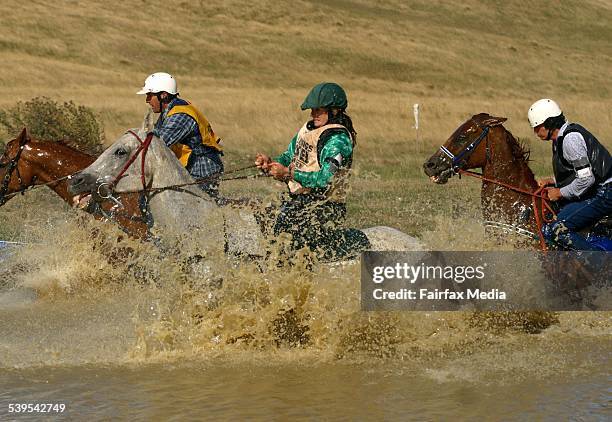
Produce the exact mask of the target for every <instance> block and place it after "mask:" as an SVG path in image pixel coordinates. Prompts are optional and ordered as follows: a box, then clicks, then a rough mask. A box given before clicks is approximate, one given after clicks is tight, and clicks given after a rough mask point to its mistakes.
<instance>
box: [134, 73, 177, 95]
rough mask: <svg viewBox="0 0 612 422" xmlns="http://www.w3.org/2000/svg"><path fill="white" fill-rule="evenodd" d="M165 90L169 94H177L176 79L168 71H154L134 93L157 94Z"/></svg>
mask: <svg viewBox="0 0 612 422" xmlns="http://www.w3.org/2000/svg"><path fill="white" fill-rule="evenodd" d="M158 92H167V93H168V94H171V95H176V94H178V91H177V89H176V79H174V77H173V76H172V75H170V74H169V73H165V72H156V73H153V74H151V75H149V76H148V77H147V79H146V80H145V83H144V86H143V87H142V89H141V90H140V91H138V92H137V93H136V94H149V93H152V94H157V93H158Z"/></svg>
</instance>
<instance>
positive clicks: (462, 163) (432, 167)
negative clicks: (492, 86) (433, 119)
mask: <svg viewBox="0 0 612 422" xmlns="http://www.w3.org/2000/svg"><path fill="white" fill-rule="evenodd" d="M506 120H507V119H506V118H505V117H494V116H491V115H489V114H486V113H480V114H475V115H474V116H472V117H471V118H470V119H468V120H466V121H465V122H464V123H463V124H462V125H461V126H459V127H458V128H457V129H456V130H455V131H454V132H453V134H452V135H451V136H450V137H449V138H448V140H447V141H446V142H445V143H444V145H443V146H442V147H440V149H439V150H438V151H437V152H436V153H434V154H433V155H432V156H431V157H430V158H429V159H427V161H425V163H424V164H423V170H424V171H425V174H426V175H427V176H429V177H430V179H431V180H432V181H433V182H434V183H438V184H445V183H446V182H447V181H448V180H449V178H450V177H451V176H453V175H454V174H456V173H462V174H468V175H470V174H471V173H467V172H466V171H467V170H469V169H475V168H480V169H482V187H481V192H480V197H481V204H482V212H483V217H484V219H485V220H486V221H487V222H493V221H496V222H500V223H501V225H503V226H506V227H509V228H516V229H518V230H521V229H524V230H528V231H529V232H531V233H537V232H538V223H537V221H536V218H535V217H536V216H538V217H539V216H540V215H541V212H542V209H541V205H542V202H541V201H536V202H535V206H536V208H537V209H534V201H533V196H532V194H534V193H535V192H536V191H537V190H538V182H537V181H536V179H535V176H534V174H533V171H532V170H531V169H530V168H529V164H528V162H529V151H526V150H525V149H524V147H523V146H522V145H521V144H520V142H519V141H518V140H517V139H516V138H515V137H514V136H513V135H512V134H511V133H510V132H509V131H508V130H507V129H506V128H505V127H504V126H503V123H504V122H505V121H506ZM494 181H499V182H501V183H495V182H494ZM508 186H511V187H513V189H511V188H509V187H508Z"/></svg>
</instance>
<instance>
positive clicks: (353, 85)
mask: <svg viewBox="0 0 612 422" xmlns="http://www.w3.org/2000/svg"><path fill="white" fill-rule="evenodd" d="M0 14H1V16H2V20H1V21H2V25H0V57H1V60H2V70H1V71H0V86H2V90H3V95H2V96H1V97H0V108H4V107H10V106H12V105H13V104H15V102H17V101H24V100H28V99H30V98H32V97H36V96H43V95H44V96H48V97H50V98H53V99H56V100H61V101H63V100H73V101H74V102H76V103H77V104H84V105H87V106H89V107H91V108H93V109H94V110H95V111H96V112H98V113H99V116H100V118H101V120H102V122H103V124H104V127H105V131H106V138H107V140H112V139H113V138H115V137H116V136H117V135H118V134H120V133H121V132H122V131H123V130H125V129H126V128H128V127H134V126H137V125H138V124H139V122H140V120H141V117H142V115H143V113H144V111H145V110H146V105H145V103H144V98H143V97H141V96H137V95H135V92H136V91H137V90H138V89H139V88H140V87H141V85H142V82H143V80H144V78H145V77H146V76H147V75H148V74H149V73H151V72H154V71H161V70H163V71H168V72H170V73H173V74H174V75H175V76H176V77H177V79H178V81H179V89H180V92H181V95H182V96H183V97H184V98H186V99H189V100H191V101H192V102H193V103H195V104H196V105H197V106H198V107H199V108H201V109H202V110H203V111H204V113H205V114H206V115H207V116H208V117H209V119H210V120H211V122H212V124H213V127H214V128H215V131H217V132H218V133H219V134H220V136H221V137H222V138H223V139H224V144H225V148H226V152H227V154H226V162H227V165H226V167H227V169H231V168H232V167H234V166H238V165H243V164H244V163H249V162H250V161H251V159H252V156H253V155H254V154H255V153H256V152H257V151H266V152H270V153H276V152H280V151H281V150H282V149H283V148H285V147H286V145H287V143H288V142H289V140H290V139H291V137H292V136H293V134H294V132H295V131H296V130H297V129H298V127H299V126H300V124H301V123H302V122H303V121H305V119H306V118H307V115H306V114H305V113H303V112H301V111H300V110H299V104H300V103H301V101H302V100H303V98H304V96H305V95H306V94H307V92H308V90H309V88H310V87H311V86H312V85H314V84H315V83H318V82H320V81H323V80H330V81H336V82H338V83H340V84H341V85H343V86H344V87H345V88H346V90H347V92H348V95H349V102H350V105H349V113H350V114H351V116H352V117H353V119H354V122H355V127H356V129H357V131H358V132H359V139H358V141H359V144H358V148H357V150H356V158H355V163H356V166H355V178H354V190H353V193H352V197H351V199H350V200H351V202H350V216H349V217H350V222H351V223H352V224H353V225H356V226H364V225H374V224H385V225H393V226H396V227H399V228H401V229H404V230H406V231H408V232H410V233H413V234H417V235H420V234H421V233H422V232H423V231H424V230H428V229H431V227H432V226H433V225H434V224H436V221H437V220H436V216H437V215H440V214H442V215H446V216H451V217H453V216H454V215H456V214H457V213H458V212H459V213H461V212H462V210H464V209H465V210H467V211H466V212H467V213H468V214H469V213H470V212H476V211H475V210H476V209H477V205H476V204H477V203H478V183H477V182H476V181H474V180H462V181H458V180H453V181H451V183H450V184H449V185H448V186H444V187H440V186H434V185H432V184H430V183H429V181H428V180H427V179H426V177H425V176H424V175H423V172H422V170H421V164H422V162H423V161H424V159H425V158H426V157H427V156H429V155H430V154H431V153H433V152H434V151H435V150H436V149H437V147H438V146H439V145H440V144H441V143H443V142H444V140H445V139H446V138H447V137H448V136H449V135H450V133H452V131H453V130H454V129H455V128H456V127H457V126H458V125H459V124H460V123H462V122H463V121H464V120H465V119H467V118H468V117H470V116H471V115H472V114H475V113H478V112H489V113H491V114H494V115H502V116H506V117H508V118H509V120H508V122H507V124H506V127H507V128H508V129H509V130H510V131H511V132H513V133H514V134H515V135H516V136H518V137H520V138H521V139H523V140H524V141H525V142H526V143H527V145H528V146H530V147H531V149H532V151H533V153H532V159H533V166H534V168H535V170H536V173H538V174H539V175H543V174H545V173H547V172H549V171H550V169H549V164H548V163H549V161H550V157H549V154H550V152H549V146H548V145H544V144H542V143H539V142H537V141H536V139H535V138H534V137H533V136H532V134H531V131H530V128H529V126H528V123H527V119H526V110H527V108H528V107H529V105H530V104H531V103H532V102H533V101H535V100H537V99H539V98H541V97H552V98H555V99H556V100H557V101H558V102H559V103H560V104H561V105H562V107H563V108H564V111H565V113H566V115H567V116H568V117H569V118H570V119H572V120H574V121H578V122H581V123H583V124H584V125H585V126H587V127H588V128H590V129H592V131H593V132H594V133H595V134H596V135H598V136H599V138H600V139H601V140H602V141H604V143H606V144H607V145H609V146H612V107H611V106H612V100H611V99H610V97H611V94H612V91H611V88H610V85H609V81H610V69H612V1H610V0H583V1H561V0H552V1H547V2H538V1H535V0H517V1H510V2H507V1H501V0H465V1H461V2H459V1H439V0H411V1H400V0H376V1H366V0H328V1H320V0H314V1H303V0H297V1H291V2H279V1H271V0H258V1H244V0H226V1H203V0H200V1H176V0H171V1H164V2H160V1H152V2H147V1H141V0H124V1H121V2H103V1H94V0H79V1H69V0H60V1H59V2H58V1H55V2H52V1H48V0H31V1H27V2H19V1H15V0H3V1H2V2H1V3H0ZM414 103H419V104H421V132H420V138H421V141H420V142H419V143H417V142H416V141H415V130H414V129H413V127H412V126H413V124H414V122H413V118H412V105H413V104H414ZM12 135H13V134H6V133H4V134H0V139H8V138H10V137H11V136H12ZM254 185H255V186H254ZM278 187H279V186H278V185H277V186H275V185H274V184H273V183H272V182H271V181H269V180H263V181H255V182H249V183H235V185H233V186H227V187H225V188H224V189H226V190H227V191H239V192H247V191H250V192H252V191H254V190H255V191H257V192H259V193H262V194H263V193H265V192H271V191H274V190H275V189H277V188H278ZM32 197H33V198H34V199H29V198H19V199H16V200H14V201H12V203H10V204H8V205H7V206H6V207H5V208H3V209H2V210H0V217H2V220H3V221H0V226H4V227H7V226H12V225H17V224H19V222H20V221H21V219H22V218H25V217H24V215H29V213H28V212H24V211H23V210H24V209H27V206H31V205H32V204H34V203H36V202H37V201H40V199H41V195H40V194H39V195H37V196H36V195H33V196H32ZM49 198H51V196H49V195H46V196H45V195H44V194H42V199H44V200H47V199H49ZM464 198H465V199H464ZM464 203H467V205H464ZM5 219H6V220H5Z"/></svg>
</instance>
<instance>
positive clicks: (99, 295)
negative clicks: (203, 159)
mask: <svg viewBox="0 0 612 422" xmlns="http://www.w3.org/2000/svg"><path fill="white" fill-rule="evenodd" d="M92 224H94V225H95V224H97V223H92ZM87 233H88V231H87V230H82V229H81V230H77V229H75V228H70V227H69V226H66V227H64V228H63V229H61V230H53V231H52V232H50V233H45V234H43V235H40V234H39V237H38V238H39V239H42V241H41V242H40V243H38V244H35V245H26V246H23V247H20V248H15V249H13V250H12V253H10V254H7V253H6V252H4V253H3V255H2V258H0V259H2V261H1V262H0V264H2V271H3V272H2V275H1V277H2V279H1V280H2V281H0V386H2V388H1V389H0V419H1V420H84V419H91V420H109V419H119V420H177V421H178V420H181V421H182V420H212V419H215V420H217V419H223V420H228V419H229V420H236V419H266V420H267V419H274V420H287V419H300V420H301V419H308V420H320V419H325V420H328V419H331V420H336V419H339V420H380V419H388V420H450V419H453V420H568V419H569V420H610V419H611V418H612V411H611V410H610V404H611V402H612V373H611V371H610V363H611V359H610V357H611V352H612V341H611V340H612V336H611V334H612V330H611V327H612V312H560V313H556V314H523V315H507V314H473V313H470V312H399V311H398V312H370V313H366V312H361V311H360V307H359V299H360V298H359V270H360V269H359V265H358V264H349V265H345V266H335V267H331V268H330V267H328V266H316V267H315V268H314V270H313V271H312V272H309V271H306V270H304V268H301V267H300V265H297V266H294V267H290V268H287V267H286V268H282V269H274V270H270V271H268V272H266V273H264V274H262V273H261V272H259V271H258V269H257V268H256V267H255V266H254V265H250V264H243V265H235V264H230V263H228V264H227V265H226V266H225V267H223V268H221V269H219V268H216V269H215V271H220V272H221V273H222V277H223V280H224V281H223V285H222V286H221V287H219V286H217V285H216V284H215V283H214V281H213V282H212V283H211V282H209V281H206V282H204V281H202V280H203V279H204V278H205V277H203V276H199V275H197V274H195V275H194V274H191V275H185V273H184V271H183V272H182V271H181V270H180V269H179V268H178V266H177V264H176V259H174V258H168V257H165V256H161V255H159V253H158V252H156V251H155V250H154V249H153V248H151V247H149V246H139V245H137V244H129V242H128V244H129V245H131V246H132V247H133V248H135V249H138V253H137V254H135V255H134V256H133V257H130V258H127V261H126V262H125V263H124V264H122V265H116V264H112V263H109V260H108V259H107V256H108V254H109V252H111V253H112V252H114V251H115V252H116V251H117V250H118V249H117V248H118V247H119V246H122V245H123V246H124V244H122V245H117V244H115V243H113V242H114V241H113V240H111V239H113V236H114V235H113V233H110V232H109V233H107V234H105V233H102V238H103V239H102V240H99V241H98V242H96V243H95V245H94V246H91V242H90V241H89V242H88V241H87V239H86V237H87V236H88V234H87ZM104 236H106V238H105V237H104ZM115 237H116V236H115ZM426 240H427V239H426ZM456 242H458V243H455V245H454V247H455V248H456V249H458V250H461V249H462V248H465V247H466V244H461V243H460V241H456ZM475 243H476V244H478V245H479V247H482V246H483V243H482V242H480V241H477V242H475ZM84 245H87V246H84ZM430 246H431V247H432V248H436V247H437V246H436V245H435V244H432V245H430ZM485 246H486V245H485ZM66 256H71V257H72V258H71V259H70V260H66V259H65V258H66ZM207 259H213V260H215V261H220V260H223V259H224V258H222V257H207ZM143 280H144V281H143ZM19 404H33V405H35V404H62V405H64V406H65V410H64V411H63V412H59V411H52V412H48V413H46V412H45V413H43V412H42V411H40V410H39V411H38V412H35V411H31V412H28V411H27V410H26V411H23V412H20V413H16V412H15V405H19ZM56 409H57V408H56Z"/></svg>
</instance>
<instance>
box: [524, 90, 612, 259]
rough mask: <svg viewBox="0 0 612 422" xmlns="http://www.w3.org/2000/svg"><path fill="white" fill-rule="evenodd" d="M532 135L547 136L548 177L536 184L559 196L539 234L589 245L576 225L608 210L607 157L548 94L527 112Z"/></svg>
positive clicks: (611, 168)
mask: <svg viewBox="0 0 612 422" xmlns="http://www.w3.org/2000/svg"><path fill="white" fill-rule="evenodd" d="M527 117H528V119H529V124H530V125H531V127H532V128H533V131H534V133H535V134H536V136H538V138H540V139H542V140H544V141H548V140H552V143H553V144H552V147H553V158H552V161H553V170H554V178H545V179H542V180H540V181H539V182H538V183H539V184H540V186H548V185H551V184H553V185H554V186H553V187H549V188H547V189H546V194H547V195H548V198H549V199H550V200H551V201H559V203H560V206H561V210H560V211H559V213H558V214H557V220H556V221H555V222H553V223H551V224H548V225H546V226H545V227H544V229H543V231H544V235H545V237H546V238H547V239H548V240H551V241H553V242H555V243H556V244H558V245H560V246H562V247H564V248H567V249H575V250H592V249H593V247H592V246H591V244H589V243H588V242H587V241H586V240H585V239H584V237H583V236H582V235H581V234H579V233H578V231H579V230H582V229H584V228H587V227H589V226H591V225H592V224H594V223H596V222H597V221H599V220H600V219H601V218H603V217H605V216H607V215H610V214H612V158H611V157H610V153H609V152H608V150H607V149H606V148H605V147H604V146H603V145H602V144H601V143H600V142H599V141H598V140H597V138H596V137H595V136H594V135H593V134H592V133H591V132H589V131H588V130H587V129H585V128H584V127H582V126H581V125H579V124H577V123H569V122H567V121H566V119H565V116H563V112H562V111H561V108H560V107H559V105H558V104H557V103H556V102H555V101H553V100H551V99H548V98H544V99H541V100H538V101H536V102H535V103H533V104H532V106H531V107H530V108H529V111H528V113H527Z"/></svg>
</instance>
